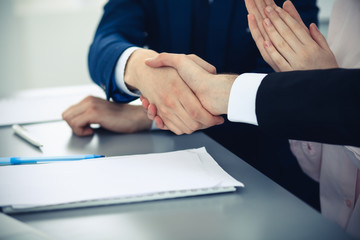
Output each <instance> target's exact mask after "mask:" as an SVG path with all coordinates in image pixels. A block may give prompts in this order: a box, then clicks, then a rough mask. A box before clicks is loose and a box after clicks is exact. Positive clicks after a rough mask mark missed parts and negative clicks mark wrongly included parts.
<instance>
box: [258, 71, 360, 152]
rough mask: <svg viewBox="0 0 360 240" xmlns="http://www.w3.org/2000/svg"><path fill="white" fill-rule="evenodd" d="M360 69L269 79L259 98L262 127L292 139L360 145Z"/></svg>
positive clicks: (299, 73)
mask: <svg viewBox="0 0 360 240" xmlns="http://www.w3.org/2000/svg"><path fill="white" fill-rule="evenodd" d="M359 76H360V69H352V70H350V69H330V70H312V71H294V72H283V73H273V74H269V75H267V76H266V77H265V78H264V80H263V81H262V82H261V84H260V86H259V89H258V92H257V96H256V116H257V120H258V124H259V127H260V128H261V129H263V130H264V131H266V132H269V133H271V134H276V135H281V136H283V137H286V138H288V139H297V140H307V141H315V142H322V143H330V144H340V145H353V146H360V94H359V91H360V78H359Z"/></svg>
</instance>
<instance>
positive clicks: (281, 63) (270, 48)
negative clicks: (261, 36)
mask: <svg viewBox="0 0 360 240" xmlns="http://www.w3.org/2000/svg"><path fill="white" fill-rule="evenodd" d="M264 47H265V49H266V51H267V53H268V54H269V56H270V57H271V59H272V61H273V62H274V64H275V65H276V66H277V67H278V68H279V69H280V70H281V71H282V72H285V71H291V70H293V69H292V67H291V66H290V64H289V63H288V62H287V61H286V59H285V58H284V57H283V56H281V54H280V53H279V52H278V51H277V50H276V48H275V47H274V45H272V43H271V42H270V41H265V42H264Z"/></svg>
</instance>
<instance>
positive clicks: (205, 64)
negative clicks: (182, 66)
mask: <svg viewBox="0 0 360 240" xmlns="http://www.w3.org/2000/svg"><path fill="white" fill-rule="evenodd" d="M187 56H188V57H189V58H190V59H191V60H193V61H194V62H195V63H196V64H197V65H199V66H200V67H202V68H203V69H204V70H205V71H207V72H209V73H211V74H216V68H215V67H214V66H213V65H211V64H210V63H208V62H206V61H205V60H204V59H202V58H200V57H198V56H196V55H195V54H190V55H187Z"/></svg>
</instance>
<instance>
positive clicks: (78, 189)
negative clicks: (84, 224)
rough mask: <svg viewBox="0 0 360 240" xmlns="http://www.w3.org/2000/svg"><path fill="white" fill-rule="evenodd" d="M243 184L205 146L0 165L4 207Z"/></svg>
mask: <svg viewBox="0 0 360 240" xmlns="http://www.w3.org/2000/svg"><path fill="white" fill-rule="evenodd" d="M243 186H244V185H243V184H242V183H241V182H239V181H237V180H235V179H234V178H232V177H231V176H230V175H229V174H227V173H226V172H225V171H224V170H223V169H222V168H221V167H220V166H219V165H218V164H217V163H216V162H215V160H214V159H213V158H212V157H211V156H210V155H209V154H208V153H207V152H206V150H205V148H200V149H191V150H183V151H176V152H169V153H159V154H143V155H131V156H121V157H107V158H99V159H91V160H82V161H77V162H58V163H47V164H35V165H16V166H3V167H0V206H2V207H3V210H4V211H5V212H14V211H15V212H16V211H39V210H48V209H59V208H70V207H82V206H94V205H105V204H114V203H125V202H126V203H127V202H137V201H146V200H155V199H166V198H175V197H184V196H193V195H203V194H210V193H219V192H229V191H235V187H243Z"/></svg>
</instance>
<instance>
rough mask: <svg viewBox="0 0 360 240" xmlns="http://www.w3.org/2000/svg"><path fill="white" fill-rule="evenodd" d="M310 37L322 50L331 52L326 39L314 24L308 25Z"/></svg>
mask: <svg viewBox="0 0 360 240" xmlns="http://www.w3.org/2000/svg"><path fill="white" fill-rule="evenodd" d="M310 35H311V37H312V38H313V39H314V41H315V42H316V43H317V44H319V46H320V47H321V48H322V49H326V50H329V51H331V50H330V47H329V45H328V43H327V41H326V38H325V37H324V35H322V34H321V32H320V31H319V29H318V28H317V26H316V24H315V23H312V24H310Z"/></svg>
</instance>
